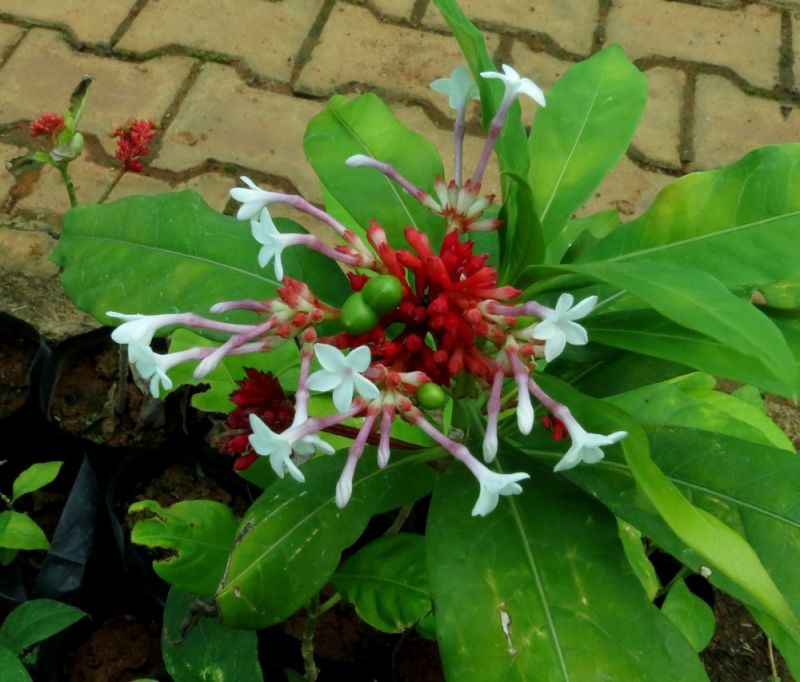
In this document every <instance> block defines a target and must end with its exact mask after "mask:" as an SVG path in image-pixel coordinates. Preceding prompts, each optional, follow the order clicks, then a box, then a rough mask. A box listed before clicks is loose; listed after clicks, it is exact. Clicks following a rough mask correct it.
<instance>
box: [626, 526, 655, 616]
mask: <svg viewBox="0 0 800 682" xmlns="http://www.w3.org/2000/svg"><path fill="white" fill-rule="evenodd" d="M617 530H618V532H619V539H620V541H621V542H622V549H623V550H624V551H625V557H626V558H627V559H628V564H630V567H631V569H632V570H633V572H634V574H635V575H636V577H637V578H638V579H639V582H640V583H641V584H642V587H643V588H644V591H645V593H646V594H647V598H648V599H649V600H650V601H653V600H654V599H655V598H656V595H657V594H658V590H659V589H661V581H660V580H659V579H658V576H657V575H656V569H655V568H654V567H653V564H652V562H651V561H650V559H648V558H647V554H646V553H645V551H644V544H643V543H642V534H641V533H640V532H639V531H638V530H636V528H634V527H633V526H631V525H630V524H629V523H625V521H623V520H622V519H617Z"/></svg>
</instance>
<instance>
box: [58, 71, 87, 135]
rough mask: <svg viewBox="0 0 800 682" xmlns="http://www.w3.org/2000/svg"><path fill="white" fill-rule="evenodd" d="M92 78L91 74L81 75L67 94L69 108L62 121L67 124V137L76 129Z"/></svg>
mask: <svg viewBox="0 0 800 682" xmlns="http://www.w3.org/2000/svg"><path fill="white" fill-rule="evenodd" d="M93 80H94V78H93V77H92V76H81V80H80V81H79V82H78V85H76V86H75V89H74V90H73V91H72V94H71V95H70V96H69V109H68V110H67V112H66V113H65V115H64V121H65V122H66V124H67V131H68V132H69V137H72V136H73V135H74V134H75V132H76V131H77V129H78V125H79V124H80V122H81V116H82V115H83V109H84V107H85V106H86V100H87V98H88V97H89V86H90V85H91V84H92V81H93Z"/></svg>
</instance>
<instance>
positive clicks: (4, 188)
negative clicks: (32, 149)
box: [0, 144, 26, 229]
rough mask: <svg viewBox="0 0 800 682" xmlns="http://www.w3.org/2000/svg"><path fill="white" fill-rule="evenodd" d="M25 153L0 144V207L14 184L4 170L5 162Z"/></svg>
mask: <svg viewBox="0 0 800 682" xmlns="http://www.w3.org/2000/svg"><path fill="white" fill-rule="evenodd" d="M25 153H26V150H25V149H22V148H21V147H14V146H12V145H10V144H0V206H2V205H3V201H4V200H5V198H6V196H7V195H8V191H9V190H10V189H11V188H12V187H13V186H14V183H15V182H16V179H15V178H14V176H13V175H11V173H9V172H8V171H7V170H6V162H7V161H10V160H11V159H13V158H14V157H17V156H22V155H23V154H25ZM0 229H2V228H0Z"/></svg>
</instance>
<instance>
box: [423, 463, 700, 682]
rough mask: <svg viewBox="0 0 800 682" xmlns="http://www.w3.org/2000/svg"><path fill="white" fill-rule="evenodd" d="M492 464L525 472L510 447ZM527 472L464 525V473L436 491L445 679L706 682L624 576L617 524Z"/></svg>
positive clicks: (435, 580) (560, 485) (436, 572)
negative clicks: (515, 487) (511, 492)
mask: <svg viewBox="0 0 800 682" xmlns="http://www.w3.org/2000/svg"><path fill="white" fill-rule="evenodd" d="M498 458H499V459H500V461H501V462H502V470H504V471H519V470H520V469H525V468H529V467H530V462H526V461H525V458H524V457H523V456H521V455H518V454H515V453H512V452H511V451H510V450H508V449H505V450H501V452H500V453H499V454H498ZM532 474H533V475H532V477H531V480H530V481H525V482H524V483H523V488H524V490H523V492H522V494H521V495H518V496H514V497H509V498H503V499H502V500H501V502H500V504H499V506H498V507H497V509H495V510H494V511H493V512H492V513H491V514H490V515H489V516H487V517H485V518H474V517H471V516H470V512H469V510H470V505H471V504H472V503H473V501H474V494H475V489H476V487H477V486H476V485H475V481H474V478H473V477H472V476H471V475H470V473H469V472H468V471H466V470H465V469H464V468H463V467H460V466H453V467H451V468H450V469H449V470H448V472H447V473H446V474H445V476H444V477H443V478H442V480H441V481H440V483H439V485H438V486H437V488H436V491H435V492H434V496H433V501H432V503H431V508H430V515H429V518H428V532H427V546H428V572H429V580H430V586H431V592H432V595H433V598H434V603H435V604H436V630H437V641H438V643H439V647H440V651H441V655H442V661H443V663H444V669H445V674H446V676H447V679H453V680H481V681H482V682H483V681H486V682H492V681H494V680H498V681H499V680H504V681H512V680H520V681H525V682H538V681H539V680H547V681H550V680H564V681H566V680H601V679H602V680H637V681H639V680H641V681H642V682H644V681H645V680H654V681H656V680H657V681H659V682H662V681H664V680H676V681H677V680H681V681H684V680H685V681H688V680H704V679H706V677H705V675H704V673H703V669H702V666H701V665H700V663H699V661H698V659H697V657H696V656H695V654H694V652H693V651H692V650H691V647H689V645H688V643H687V642H686V641H685V640H684V639H683V638H682V637H680V636H678V633H677V632H676V630H675V628H674V627H673V626H672V624H671V623H670V622H669V621H668V620H667V619H666V618H665V617H664V616H663V615H662V614H661V613H660V612H659V611H658V609H657V608H656V607H655V606H654V605H653V604H651V603H650V602H649V601H648V599H647V597H646V595H645V594H644V592H643V591H642V589H641V588H640V587H639V585H638V584H637V583H636V580H635V579H634V578H633V576H632V575H631V572H630V569H629V567H628V565H627V561H626V559H625V556H624V554H623V552H622V548H621V547H620V544H619V540H618V536H617V528H616V523H615V521H614V518H613V516H611V515H610V514H609V513H608V512H607V511H606V510H605V509H603V507H602V506H600V505H599V504H597V503H596V502H595V501H594V500H592V499H591V498H590V497H589V496H588V495H584V494H582V493H580V491H578V490H577V489H575V488H574V487H572V486H571V485H570V484H569V483H568V482H566V481H565V480H564V479H563V478H562V477H560V476H556V475H553V474H552V473H550V472H548V471H544V470H542V471H539V470H538V469H537V470H536V471H535V472H532ZM633 624H635V625H633Z"/></svg>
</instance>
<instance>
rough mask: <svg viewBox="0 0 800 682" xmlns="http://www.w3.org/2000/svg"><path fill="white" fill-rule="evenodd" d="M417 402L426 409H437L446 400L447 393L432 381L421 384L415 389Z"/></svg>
mask: <svg viewBox="0 0 800 682" xmlns="http://www.w3.org/2000/svg"><path fill="white" fill-rule="evenodd" d="M417 402H418V403H419V404H420V406H421V407H424V408H425V409H426V410H438V409H439V408H440V407H443V406H444V404H445V403H446V402H447V393H445V392H444V390H443V389H442V387H441V386H439V384H434V383H433V382H430V383H427V384H422V386H420V387H419V388H418V389H417Z"/></svg>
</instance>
